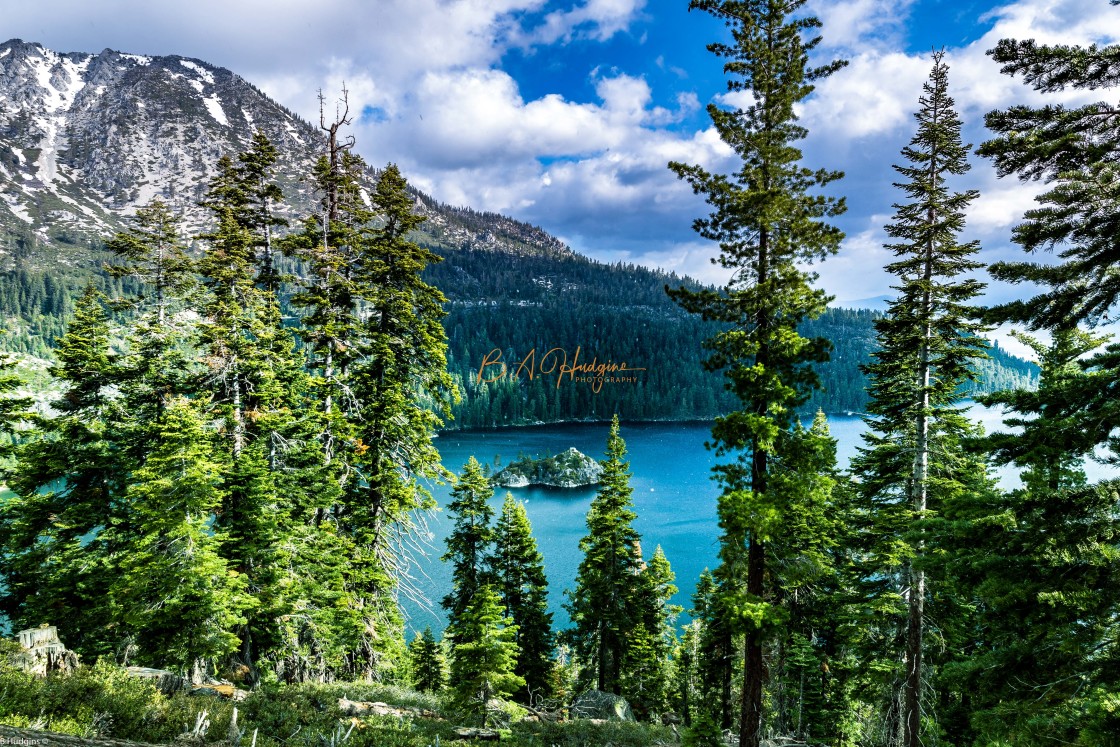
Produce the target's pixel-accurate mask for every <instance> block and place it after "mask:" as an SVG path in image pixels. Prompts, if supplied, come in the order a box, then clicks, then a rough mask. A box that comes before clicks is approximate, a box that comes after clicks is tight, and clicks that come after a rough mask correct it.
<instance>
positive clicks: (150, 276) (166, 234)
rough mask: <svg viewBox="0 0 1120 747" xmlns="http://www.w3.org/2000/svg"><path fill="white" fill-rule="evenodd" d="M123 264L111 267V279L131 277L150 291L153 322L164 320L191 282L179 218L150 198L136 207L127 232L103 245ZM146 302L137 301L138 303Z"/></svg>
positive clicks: (165, 206)
mask: <svg viewBox="0 0 1120 747" xmlns="http://www.w3.org/2000/svg"><path fill="white" fill-rule="evenodd" d="M105 247H106V248H107V249H109V250H110V251H111V252H113V253H114V254H115V255H116V256H117V258H118V259H119V260H121V261H122V264H110V265H108V266H107V267H106V270H107V271H108V272H109V274H110V275H111V276H113V277H134V278H136V279H137V280H139V281H140V282H141V283H143V285H144V286H146V287H147V288H151V290H152V293H154V294H155V298H154V299H152V301H151V304H152V306H154V309H155V316H156V322H157V323H158V324H161V325H162V324H164V323H166V321H167V310H168V306H169V304H170V303H171V302H172V301H173V300H175V299H176V298H177V297H181V296H182V295H183V293H184V291H185V290H186V289H187V288H188V287H189V286H190V284H191V283H192V281H193V276H192V269H193V263H192V262H191V259H190V257H189V256H188V255H187V248H186V247H185V246H184V245H183V242H182V239H181V238H180V233H179V219H178V217H177V216H175V215H174V214H173V213H172V212H171V208H169V207H168V206H167V204H166V203H164V202H163V201H162V200H159V199H153V200H152V201H151V202H149V203H148V204H147V205H145V206H144V207H142V208H139V209H138V210H137V211H136V215H135V217H134V218H133V220H132V226H131V228H130V229H129V230H128V231H122V232H119V233H117V234H116V235H115V236H113V238H112V239H110V240H109V241H108V242H106V244H105ZM145 300H146V299H144V298H143V297H141V298H138V299H137V301H138V302H143V301H145Z"/></svg>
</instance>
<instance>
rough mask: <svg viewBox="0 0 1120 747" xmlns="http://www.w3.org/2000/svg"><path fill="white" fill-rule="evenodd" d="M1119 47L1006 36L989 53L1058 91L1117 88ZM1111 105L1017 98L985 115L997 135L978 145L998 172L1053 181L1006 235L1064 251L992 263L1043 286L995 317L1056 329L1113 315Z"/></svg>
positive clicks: (1001, 272)
mask: <svg viewBox="0 0 1120 747" xmlns="http://www.w3.org/2000/svg"><path fill="white" fill-rule="evenodd" d="M1117 50H1118V47H1116V46H1108V47H1097V46H1096V45H1092V46H1089V47H1075V46H1068V45H1054V46H1048V45H1040V44H1038V43H1037V42H1035V40H1033V39H1028V40H1026V41H1022V40H1014V39H1002V40H1000V41H999V43H997V44H996V46H995V48H993V49H991V50H989V52H988V54H989V55H990V56H991V57H992V59H993V60H995V61H996V62H999V63H1001V64H1002V65H1003V67H1002V68H1001V70H1002V72H1003V73H1005V74H1007V75H1012V76H1014V75H1022V76H1023V81H1024V82H1025V83H1027V84H1028V85H1030V86H1031V87H1032V88H1034V89H1035V90H1037V91H1040V92H1042V93H1054V92H1057V91H1062V90H1067V89H1085V90H1094V89H1098V88H1113V87H1115V86H1116V84H1117V82H1118V80H1120V56H1118V54H1117ZM1112 110H1113V107H1112V106H1111V105H1109V104H1107V103H1105V102H1095V103H1091V104H1086V105H1083V106H1077V107H1067V106H1065V105H1062V104H1047V105H1044V106H1038V107H1031V106H1026V105H1018V106H1013V107H1011V108H1010V109H1007V110H1006V111H994V112H991V113H989V114H988V115H987V117H985V120H984V122H985V124H986V125H987V127H988V129H989V130H991V131H992V132H994V133H996V137H995V138H993V139H992V140H989V141H988V142H986V143H984V144H983V145H981V146H980V148H979V150H978V152H979V153H980V154H981V155H984V156H988V157H989V158H991V159H992V160H993V161H994V163H995V166H996V170H997V172H998V173H999V175H1000V176H1001V177H1003V176H1008V175H1011V174H1017V175H1018V176H1019V178H1020V179H1021V180H1023V181H1036V180H1041V181H1043V182H1044V183H1047V184H1049V185H1051V187H1052V188H1051V189H1050V190H1049V191H1047V192H1045V193H1043V194H1041V195H1039V196H1038V197H1037V198H1036V201H1037V202H1039V203H1040V206H1039V207H1036V208H1034V209H1032V210H1028V211H1027V212H1026V214H1025V215H1024V220H1023V222H1022V223H1020V224H1019V225H1018V226H1016V227H1015V229H1014V230H1013V232H1012V238H1013V239H1014V240H1015V242H1016V243H1018V244H1019V245H1020V246H1021V247H1022V248H1023V250H1024V251H1026V252H1027V253H1029V254H1035V253H1037V252H1039V251H1049V250H1057V255H1058V256H1059V257H1060V258H1061V259H1062V261H1061V262H1058V263H1050V262H1046V263H1040V262H998V263H996V264H993V265H992V266H991V267H990V268H989V272H990V273H991V274H992V276H993V277H995V278H996V279H998V280H1004V281H1007V282H1011V283H1022V282H1030V283H1034V284H1036V285H1039V286H1042V287H1043V288H1044V290H1043V292H1042V293H1040V294H1038V295H1036V296H1034V297H1033V298H1024V299H1021V300H1016V301H1012V302H1009V303H1006V304H1002V305H1000V306H998V307H996V308H995V309H993V310H992V318H993V319H995V320H999V321H1006V320H1013V321H1020V322H1026V323H1027V324H1028V325H1029V326H1030V327H1031V328H1032V329H1039V328H1048V329H1058V328H1068V327H1072V326H1075V325H1076V324H1078V323H1081V322H1088V323H1095V322H1098V321H1103V320H1105V319H1108V318H1109V316H1110V313H1109V312H1110V310H1111V309H1112V308H1113V306H1114V305H1115V303H1116V300H1117V297H1118V295H1120V279H1117V277H1116V275H1115V273H1114V272H1113V271H1112V268H1113V267H1114V266H1115V265H1116V262H1117V259H1118V256H1117V249H1116V242H1115V241H1114V237H1115V236H1116V233H1117V221H1118V220H1120V211H1117V209H1116V206H1117V204H1118V200H1120V192H1118V190H1120V182H1118V181H1117V179H1116V178H1115V173H1114V172H1115V169H1114V167H1113V164H1114V163H1115V160H1116V153H1117V149H1118V148H1120V123H1117V121H1116V118H1115V117H1114V116H1112Z"/></svg>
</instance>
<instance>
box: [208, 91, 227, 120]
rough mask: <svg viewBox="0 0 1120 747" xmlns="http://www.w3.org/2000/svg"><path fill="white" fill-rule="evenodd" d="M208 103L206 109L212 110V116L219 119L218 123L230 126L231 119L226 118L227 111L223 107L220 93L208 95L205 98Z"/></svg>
mask: <svg viewBox="0 0 1120 747" xmlns="http://www.w3.org/2000/svg"><path fill="white" fill-rule="evenodd" d="M203 103H205V104H206V110H207V111H208V112H210V116H211V117H213V118H214V119H215V120H217V122H218V124H220V125H221V126H222V127H229V120H228V119H226V111H225V109H223V108H222V100H221V99H220V98H218V94H216V93H215V94H213V95H211V96H207V97H206V98H205V99H203Z"/></svg>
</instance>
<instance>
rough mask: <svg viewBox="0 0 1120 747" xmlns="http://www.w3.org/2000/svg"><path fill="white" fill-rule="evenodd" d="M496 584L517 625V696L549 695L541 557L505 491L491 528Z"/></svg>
mask: <svg viewBox="0 0 1120 747" xmlns="http://www.w3.org/2000/svg"><path fill="white" fill-rule="evenodd" d="M490 569H491V571H490V572H491V575H492V576H493V579H494V586H495V588H496V589H497V591H498V595H499V596H500V597H501V599H502V604H504V605H505V607H506V610H507V611H508V613H509V616H510V619H512V620H513V624H514V625H516V626H517V639H516V640H517V649H518V653H517V664H516V665H515V666H514V669H513V671H514V674H516V675H518V676H519V677H522V678H523V679H524V680H525V687H524V688H523V689H522V690H521V691H520V692H519V695H520V696H521V697H522V698H524V699H525V700H526V702H529V703H535V702H539V701H540V699H542V698H547V697H550V696H551V695H552V648H553V635H552V613H551V612H549V611H548V580H547V579H546V578H545V574H544V557H542V556H541V554H540V551H538V550H537V541H536V539H534V538H533V527H532V525H530V523H529V516H528V514H527V513H526V512H525V505H524V504H523V503H520V502H519V501H517V500H515V499H514V497H513V496H512V495H511V494H509V493H506V497H505V500H504V501H503V502H502V510H501V513H500V514H499V515H498V521H497V523H496V525H495V527H494V552H493V555H492V557H491V561H490Z"/></svg>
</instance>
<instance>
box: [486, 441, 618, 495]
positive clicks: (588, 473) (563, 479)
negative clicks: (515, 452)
mask: <svg viewBox="0 0 1120 747" xmlns="http://www.w3.org/2000/svg"><path fill="white" fill-rule="evenodd" d="M602 477H603V467H602V466H601V465H600V464H599V463H598V462H597V461H595V460H594V459H592V458H591V457H589V456H587V455H586V454H584V453H582V452H580V451H579V450H577V449H576V448H575V447H574V446H573V447H572V448H570V449H568V450H567V451H565V452H562V453H560V454H557V455H556V456H551V457H547V458H545V459H529V458H525V459H519V460H517V461H516V462H513V463H512V464H510V465H509V466H507V467H506V468H505V469H503V470H502V471H501V472H498V473H497V474H496V475H494V476H493V478H491V482H493V483H494V484H495V485H498V486H501V487H503V488H523V487H526V486H528V485H543V486H546V487H552V488H582V487H586V486H588V485H598V484H599V481H600V480H601V479H602Z"/></svg>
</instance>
